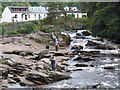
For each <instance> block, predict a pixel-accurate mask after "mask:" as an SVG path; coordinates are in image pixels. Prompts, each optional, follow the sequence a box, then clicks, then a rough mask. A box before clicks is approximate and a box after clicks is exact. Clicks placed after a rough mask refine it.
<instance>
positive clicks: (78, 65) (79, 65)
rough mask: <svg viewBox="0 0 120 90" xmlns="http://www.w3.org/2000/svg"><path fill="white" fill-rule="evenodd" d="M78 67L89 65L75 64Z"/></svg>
mask: <svg viewBox="0 0 120 90" xmlns="http://www.w3.org/2000/svg"><path fill="white" fill-rule="evenodd" d="M75 66H76V67H88V65H87V64H75Z"/></svg>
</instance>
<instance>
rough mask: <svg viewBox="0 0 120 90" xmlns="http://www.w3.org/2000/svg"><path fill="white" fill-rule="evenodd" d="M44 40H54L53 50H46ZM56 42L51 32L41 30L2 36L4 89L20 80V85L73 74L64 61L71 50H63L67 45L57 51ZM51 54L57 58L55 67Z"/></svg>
mask: <svg viewBox="0 0 120 90" xmlns="http://www.w3.org/2000/svg"><path fill="white" fill-rule="evenodd" d="M39 35H40V36H39ZM38 36H39V37H38ZM42 38H43V39H42ZM36 40H37V41H36ZM45 42H47V43H46V44H50V43H51V45H50V50H46V48H45V47H46V44H44V43H45ZM53 43H54V39H52V37H51V35H48V34H47V33H46V34H45V33H41V32H39V33H38V34H37V33H35V34H29V35H26V36H24V37H23V36H21V35H13V36H12V35H11V36H4V37H1V40H0V49H1V51H0V53H1V64H0V71H1V73H2V74H1V76H0V78H1V79H2V84H1V86H0V87H1V89H2V88H8V86H13V85H16V84H17V83H18V84H19V85H21V86H40V85H45V84H49V83H53V82H56V81H59V80H63V79H68V78H71V77H70V76H69V73H66V72H65V69H64V67H65V66H66V63H64V61H65V60H69V59H70V57H69V56H68V54H69V51H65V50H63V48H65V47H60V48H62V49H61V50H59V51H55V47H54V46H53V45H52V44H53ZM65 45H66V44H65ZM65 45H64V46H65ZM50 55H54V56H55V58H56V71H52V70H51V62H50V60H49V58H50Z"/></svg>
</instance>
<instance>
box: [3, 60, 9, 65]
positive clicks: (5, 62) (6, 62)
mask: <svg viewBox="0 0 120 90" xmlns="http://www.w3.org/2000/svg"><path fill="white" fill-rule="evenodd" d="M2 64H4V65H8V66H10V64H9V63H8V61H4V62H2Z"/></svg>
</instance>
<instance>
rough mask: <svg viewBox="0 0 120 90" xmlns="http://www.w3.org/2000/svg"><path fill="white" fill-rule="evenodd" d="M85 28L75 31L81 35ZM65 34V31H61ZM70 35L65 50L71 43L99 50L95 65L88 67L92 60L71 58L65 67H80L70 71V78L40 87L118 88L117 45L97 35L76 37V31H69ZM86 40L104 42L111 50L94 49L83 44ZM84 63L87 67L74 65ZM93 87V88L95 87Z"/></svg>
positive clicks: (86, 48)
mask: <svg viewBox="0 0 120 90" xmlns="http://www.w3.org/2000/svg"><path fill="white" fill-rule="evenodd" d="M83 31H86V30H78V31H77V33H80V34H81V35H82V32H83ZM63 34H67V33H63ZM69 35H70V37H71V38H72V42H71V44H70V46H69V47H68V48H66V50H71V47H72V46H73V45H81V46H83V50H84V51H96V50H97V51H100V54H101V55H102V56H99V57H95V59H96V61H97V62H95V63H96V64H97V65H96V66H94V67H90V65H91V64H92V63H94V61H89V62H79V61H74V60H73V59H74V58H75V57H76V56H77V55H76V56H75V57H74V58H73V59H71V60H68V61H66V63H68V64H70V65H69V66H66V67H65V68H66V69H68V70H73V69H82V70H79V71H72V72H71V73H70V76H71V77H72V78H71V79H67V80H62V81H58V82H55V83H53V84H49V85H44V86H42V88H86V87H87V88H93V87H91V86H96V87H97V88H118V87H119V78H118V76H119V75H120V73H119V70H120V68H119V63H118V62H120V57H118V56H117V54H118V53H119V51H120V49H119V45H117V44H114V43H112V42H110V41H108V40H105V39H104V40H103V41H100V40H98V39H100V38H99V37H92V36H85V37H86V38H85V39H76V38H74V36H76V32H74V33H73V32H72V33H70V32H69ZM82 36H83V35H82ZM88 40H90V41H93V42H97V43H100V44H106V45H108V46H111V47H114V48H115V49H113V50H102V49H94V47H92V46H85V45H86V44H87V42H88ZM77 63H80V64H81V63H84V64H87V65H88V67H76V66H75V64H77ZM104 66H115V69H114V70H109V69H104V68H103V67H104ZM96 87H95V88H96Z"/></svg>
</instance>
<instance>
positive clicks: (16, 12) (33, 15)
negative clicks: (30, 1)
mask: <svg viewBox="0 0 120 90" xmlns="http://www.w3.org/2000/svg"><path fill="white" fill-rule="evenodd" d="M47 13H48V11H47V10H46V9H45V8H44V7H41V6H40V7H28V6H26V7H22V6H7V7H6V8H5V9H4V11H3V13H2V20H3V22H24V21H32V20H40V19H44V18H46V17H47Z"/></svg>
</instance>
